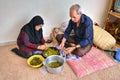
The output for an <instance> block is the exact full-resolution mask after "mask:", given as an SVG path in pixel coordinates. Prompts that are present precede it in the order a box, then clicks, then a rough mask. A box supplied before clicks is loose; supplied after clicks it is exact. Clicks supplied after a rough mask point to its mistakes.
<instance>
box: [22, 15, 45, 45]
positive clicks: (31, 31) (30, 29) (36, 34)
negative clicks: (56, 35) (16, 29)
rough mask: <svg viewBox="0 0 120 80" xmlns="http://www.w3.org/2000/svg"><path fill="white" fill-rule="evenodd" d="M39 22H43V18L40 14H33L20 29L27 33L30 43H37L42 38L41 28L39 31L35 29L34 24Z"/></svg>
mask: <svg viewBox="0 0 120 80" xmlns="http://www.w3.org/2000/svg"><path fill="white" fill-rule="evenodd" d="M40 24H44V21H43V19H42V18H41V17H40V16H35V17H33V18H32V19H31V21H30V22H29V23H28V24H26V25H24V26H23V28H22V29H21V30H23V31H24V32H26V33H27V34H28V36H29V41H30V42H31V43H34V44H39V43H40V40H41V39H42V38H43V34H42V28H41V29H40V30H39V31H37V30H35V26H36V25H40Z"/></svg>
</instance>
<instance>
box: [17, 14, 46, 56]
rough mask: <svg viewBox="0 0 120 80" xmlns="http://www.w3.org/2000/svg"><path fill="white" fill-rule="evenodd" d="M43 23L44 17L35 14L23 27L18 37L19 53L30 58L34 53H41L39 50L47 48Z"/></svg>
mask: <svg viewBox="0 0 120 80" xmlns="http://www.w3.org/2000/svg"><path fill="white" fill-rule="evenodd" d="M43 24H44V21H43V19H42V18H41V17H40V16H35V17H33V18H32V20H31V21H30V22H29V23H27V24H26V25H24V26H23V27H22V29H21V31H20V34H19V36H18V38H17V45H18V47H19V55H21V56H23V57H25V58H28V57H30V56H31V55H33V54H39V52H38V51H42V50H44V49H46V46H47V45H46V43H45V40H44V38H43V30H42V26H43Z"/></svg>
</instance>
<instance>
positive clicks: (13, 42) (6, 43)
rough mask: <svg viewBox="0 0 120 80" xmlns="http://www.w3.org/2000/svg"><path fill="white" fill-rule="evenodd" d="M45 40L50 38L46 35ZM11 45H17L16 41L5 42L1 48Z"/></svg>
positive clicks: (1, 44)
mask: <svg viewBox="0 0 120 80" xmlns="http://www.w3.org/2000/svg"><path fill="white" fill-rule="evenodd" d="M44 38H45V40H47V39H49V38H50V37H49V36H48V35H46V36H45V37H44ZM10 44H16V41H8V42H3V43H0V46H5V45H10Z"/></svg>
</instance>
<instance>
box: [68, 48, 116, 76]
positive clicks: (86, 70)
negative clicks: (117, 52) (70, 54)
mask: <svg viewBox="0 0 120 80" xmlns="http://www.w3.org/2000/svg"><path fill="white" fill-rule="evenodd" d="M67 62H68V64H69V65H70V66H71V68H72V69H73V71H74V72H75V74H76V75H77V76H78V77H79V78H81V77H83V76H85V75H88V74H90V73H93V72H96V71H99V70H102V69H105V68H107V67H110V66H113V65H115V62H114V61H113V60H112V59H111V58H110V57H108V56H107V55H106V54H105V53H104V52H102V51H100V50H99V49H97V48H95V47H92V48H91V50H90V51H89V52H88V53H87V54H86V55H85V56H83V57H82V59H81V60H67Z"/></svg>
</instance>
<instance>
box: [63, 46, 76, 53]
mask: <svg viewBox="0 0 120 80" xmlns="http://www.w3.org/2000/svg"><path fill="white" fill-rule="evenodd" d="M75 48H76V47H68V48H66V49H65V53H66V54H69V53H71V52H72V51H74V50H75Z"/></svg>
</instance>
